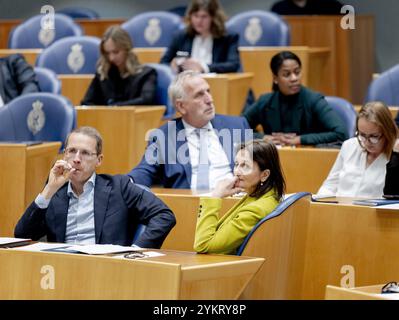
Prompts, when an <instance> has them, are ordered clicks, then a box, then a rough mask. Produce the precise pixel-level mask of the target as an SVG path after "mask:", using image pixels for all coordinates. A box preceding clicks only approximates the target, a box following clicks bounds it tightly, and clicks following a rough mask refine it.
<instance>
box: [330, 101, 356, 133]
mask: <svg viewBox="0 0 399 320" xmlns="http://www.w3.org/2000/svg"><path fill="white" fill-rule="evenodd" d="M325 98H326V100H327V102H328V104H329V105H330V106H331V107H332V108H333V109H334V110H335V111H336V112H337V114H338V116H339V117H340V118H341V120H342V121H343V122H344V123H345V127H346V129H347V133H348V137H349V138H352V137H354V136H355V131H356V117H357V113H356V110H355V108H354V107H353V105H352V104H351V103H350V102H349V101H347V100H345V99H342V98H339V97H333V96H327V97H325Z"/></svg>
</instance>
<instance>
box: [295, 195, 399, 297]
mask: <svg viewBox="0 0 399 320" xmlns="http://www.w3.org/2000/svg"><path fill="white" fill-rule="evenodd" d="M345 202H347V201H345ZM398 213H399V212H395V211H388V212H387V211H384V210H383V209H382V210H381V209H379V208H373V207H362V206H355V205H351V204H348V203H344V204H323V203H311V204H310V207H309V218H308V227H307V245H306V258H305V268H304V275H303V282H302V283H303V292H302V298H303V299H323V298H324V294H325V288H326V286H327V285H334V286H341V281H343V282H344V283H346V281H345V276H346V277H348V266H349V267H350V268H353V271H354V273H353V274H352V275H353V280H354V286H356V287H358V286H369V285H374V284H376V283H387V282H389V281H392V279H398V278H399V258H398V257H397V255H395V254H393V253H394V252H397V251H398V250H399V215H398Z"/></svg>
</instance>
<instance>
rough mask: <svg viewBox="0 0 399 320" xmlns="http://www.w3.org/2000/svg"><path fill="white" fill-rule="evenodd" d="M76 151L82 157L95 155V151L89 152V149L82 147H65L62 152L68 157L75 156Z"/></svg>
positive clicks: (86, 157) (87, 157)
mask: <svg viewBox="0 0 399 320" xmlns="http://www.w3.org/2000/svg"><path fill="white" fill-rule="evenodd" d="M78 153H79V155H80V157H81V158H82V159H89V158H90V157H92V156H96V155H97V152H90V151H88V150H84V149H83V150H79V149H76V148H66V149H65V150H64V154H65V156H66V157H68V158H72V157H75V156H76V155H77V154H78Z"/></svg>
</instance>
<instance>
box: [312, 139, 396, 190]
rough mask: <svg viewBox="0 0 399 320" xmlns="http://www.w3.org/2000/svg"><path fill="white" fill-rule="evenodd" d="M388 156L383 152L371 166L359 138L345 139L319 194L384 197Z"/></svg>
mask: <svg viewBox="0 0 399 320" xmlns="http://www.w3.org/2000/svg"><path fill="white" fill-rule="evenodd" d="M388 161H389V159H388V158H387V157H386V155H385V154H383V153H382V154H380V155H379V156H378V157H377V159H375V160H374V161H373V162H372V163H371V164H370V165H369V166H368V167H366V164H367V153H366V152H365V151H364V150H363V148H362V147H361V146H360V145H359V142H358V141H357V138H351V139H349V140H346V141H345V142H344V143H343V145H342V148H341V150H340V152H339V154H338V157H337V160H336V161H335V163H334V166H333V167H332V169H331V171H330V173H329V175H328V177H327V179H326V180H325V181H324V183H323V185H322V186H321V187H320V189H319V191H318V192H317V196H337V197H365V198H381V197H382V195H383V189H384V184H385V173H386V164H387V162H388Z"/></svg>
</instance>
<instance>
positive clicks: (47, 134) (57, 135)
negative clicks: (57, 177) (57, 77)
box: [0, 92, 76, 142]
mask: <svg viewBox="0 0 399 320" xmlns="http://www.w3.org/2000/svg"><path fill="white" fill-rule="evenodd" d="M0 109H1V112H2V114H4V115H5V117H7V118H8V119H9V121H10V123H12V127H13V130H12V131H11V132H8V133H5V132H3V128H2V129H1V131H0V141H4V140H15V141H61V142H64V141H65V139H66V137H67V135H68V134H69V133H70V132H71V131H72V130H73V129H74V128H75V127H76V110H75V108H74V107H73V106H72V104H71V102H70V101H69V100H68V99H66V98H65V97H63V96H60V95H57V94H53V93H47V92H38V93H28V94H25V95H22V96H20V97H17V98H15V99H13V100H12V101H11V102H10V103H8V104H7V105H5V106H3V107H2V108H0ZM8 129H11V125H8Z"/></svg>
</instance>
